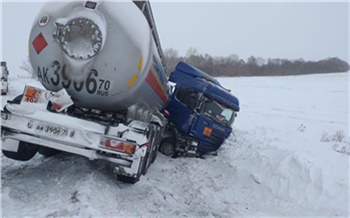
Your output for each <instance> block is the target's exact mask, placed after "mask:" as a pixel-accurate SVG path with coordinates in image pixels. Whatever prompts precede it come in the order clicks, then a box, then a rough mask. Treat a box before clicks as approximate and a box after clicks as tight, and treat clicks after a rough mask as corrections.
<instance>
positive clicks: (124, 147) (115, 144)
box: [101, 139, 136, 154]
mask: <svg viewBox="0 0 350 218" xmlns="http://www.w3.org/2000/svg"><path fill="white" fill-rule="evenodd" d="M101 144H102V146H103V147H105V148H108V149H111V150H115V151H121V152H125V153H129V154H133V153H135V150H136V144H134V143H131V142H127V141H119V140H114V139H105V140H103V141H102V143H101Z"/></svg>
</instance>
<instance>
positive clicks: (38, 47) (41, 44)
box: [32, 33, 47, 54]
mask: <svg viewBox="0 0 350 218" xmlns="http://www.w3.org/2000/svg"><path fill="white" fill-rule="evenodd" d="M32 44H33V47H34V49H35V51H36V53H37V54H40V52H41V51H42V50H43V49H44V48H45V47H46V46H47V42H46V40H45V38H44V36H43V34H42V33H39V35H38V36H37V37H36V38H35V39H34V41H33V43H32Z"/></svg>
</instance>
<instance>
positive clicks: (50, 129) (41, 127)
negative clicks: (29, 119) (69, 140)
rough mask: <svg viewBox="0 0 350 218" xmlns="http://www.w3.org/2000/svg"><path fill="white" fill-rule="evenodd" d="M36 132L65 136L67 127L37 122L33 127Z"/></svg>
mask: <svg viewBox="0 0 350 218" xmlns="http://www.w3.org/2000/svg"><path fill="white" fill-rule="evenodd" d="M35 130H36V131H37V132H40V133H45V134H48V135H54V136H67V135H68V129H65V128H61V127H58V126H53V125H45V124H38V125H37V126H36V129H35Z"/></svg>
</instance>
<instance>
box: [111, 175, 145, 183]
mask: <svg viewBox="0 0 350 218" xmlns="http://www.w3.org/2000/svg"><path fill="white" fill-rule="evenodd" d="M117 180H118V181H121V182H125V183H130V184H135V183H137V182H138V181H139V180H140V175H138V176H137V177H136V178H135V177H129V176H124V175H117Z"/></svg>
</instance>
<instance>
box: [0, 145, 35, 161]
mask: <svg viewBox="0 0 350 218" xmlns="http://www.w3.org/2000/svg"><path fill="white" fill-rule="evenodd" d="M38 149H39V145H36V144H32V143H28V142H20V143H19V145H18V151H17V152H13V151H5V150H2V153H3V154H4V155H5V156H6V157H8V158H10V159H13V160H18V161H28V160H30V159H32V158H33V157H34V156H35V154H36V153H37V152H38Z"/></svg>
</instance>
